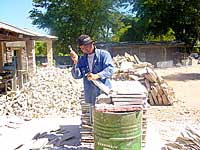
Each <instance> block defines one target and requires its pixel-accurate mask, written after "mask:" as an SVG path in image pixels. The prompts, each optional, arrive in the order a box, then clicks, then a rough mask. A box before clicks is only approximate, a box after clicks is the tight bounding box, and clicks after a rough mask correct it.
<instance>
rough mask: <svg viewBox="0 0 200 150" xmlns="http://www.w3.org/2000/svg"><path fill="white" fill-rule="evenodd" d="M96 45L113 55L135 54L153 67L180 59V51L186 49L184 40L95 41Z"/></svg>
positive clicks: (173, 62)
mask: <svg viewBox="0 0 200 150" xmlns="http://www.w3.org/2000/svg"><path fill="white" fill-rule="evenodd" d="M96 45H97V47H99V48H104V49H106V50H108V51H109V52H110V53H111V55H112V56H113V57H115V56H117V55H121V56H124V55H125V53H129V54H130V55H134V54H135V55H137V56H138V57H139V59H140V60H141V61H144V62H150V63H152V64H153V65H154V66H155V67H162V66H165V65H166V66H168V67H169V66H170V65H173V64H176V63H177V62H179V61H180V60H179V59H180V58H179V57H180V56H181V53H180V52H184V51H186V48H187V47H186V45H185V43H184V42H176V41H174V42H117V43H101V42H98V43H96Z"/></svg>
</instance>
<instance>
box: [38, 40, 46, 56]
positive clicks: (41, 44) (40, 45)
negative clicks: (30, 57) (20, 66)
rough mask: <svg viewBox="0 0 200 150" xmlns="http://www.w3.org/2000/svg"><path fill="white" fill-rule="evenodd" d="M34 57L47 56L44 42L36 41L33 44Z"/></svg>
mask: <svg viewBox="0 0 200 150" xmlns="http://www.w3.org/2000/svg"><path fill="white" fill-rule="evenodd" d="M35 55H36V56H45V55H47V44H46V42H44V41H36V43H35Z"/></svg>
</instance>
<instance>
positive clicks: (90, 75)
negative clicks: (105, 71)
mask: <svg viewBox="0 0 200 150" xmlns="http://www.w3.org/2000/svg"><path fill="white" fill-rule="evenodd" d="M87 78H88V80H97V79H99V75H98V74H93V73H89V74H88V75H87Z"/></svg>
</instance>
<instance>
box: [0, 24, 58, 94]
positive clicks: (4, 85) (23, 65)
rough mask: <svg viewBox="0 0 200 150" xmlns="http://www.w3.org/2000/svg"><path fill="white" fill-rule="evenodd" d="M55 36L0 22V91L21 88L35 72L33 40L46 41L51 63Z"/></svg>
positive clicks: (48, 57)
mask: <svg viewBox="0 0 200 150" xmlns="http://www.w3.org/2000/svg"><path fill="white" fill-rule="evenodd" d="M56 39H57V37H55V36H51V35H45V34H41V33H37V32H34V31H31V30H28V29H20V28H18V27H15V26H12V25H9V24H6V23H4V22H0V93H2V92H7V90H8V88H9V89H10V90H14V91H15V90H16V89H17V88H19V89H20V88H22V87H23V84H24V82H26V81H28V80H29V79H30V78H31V76H33V75H34V74H35V73H36V62H35V41H36V40H43V41H45V42H47V61H48V65H49V66H52V65H53V50H52V42H53V40H56Z"/></svg>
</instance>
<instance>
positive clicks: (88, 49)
mask: <svg viewBox="0 0 200 150" xmlns="http://www.w3.org/2000/svg"><path fill="white" fill-rule="evenodd" d="M80 49H81V50H82V52H83V53H84V54H92V53H93V51H94V46H93V43H89V44H87V45H80Z"/></svg>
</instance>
